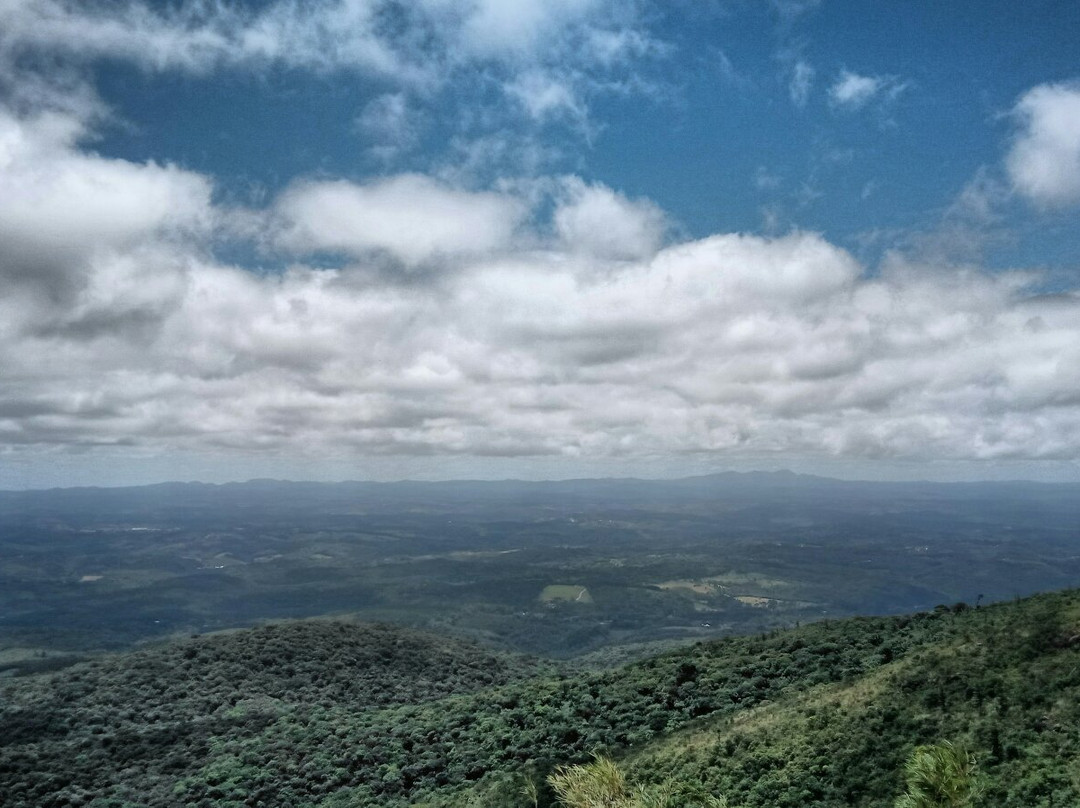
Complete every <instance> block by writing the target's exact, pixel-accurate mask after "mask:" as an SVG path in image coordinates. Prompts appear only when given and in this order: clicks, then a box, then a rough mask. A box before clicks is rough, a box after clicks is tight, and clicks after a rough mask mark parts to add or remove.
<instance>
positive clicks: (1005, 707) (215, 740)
mask: <svg viewBox="0 0 1080 808" xmlns="http://www.w3.org/2000/svg"><path fill="white" fill-rule="evenodd" d="M1078 626H1080V596H1078V594H1077V593H1076V592H1065V593H1060V594H1054V595H1043V596H1038V597H1035V598H1032V599H1029V600H1026V601H1020V602H1016V603H1008V604H1000V605H996V606H990V607H984V608H981V609H969V608H963V607H957V608H955V609H946V608H940V609H938V610H935V611H934V612H930V613H922V614H916V615H911V616H905V617H888V618H857V619H852V620H845V621H837V622H829V623H820V624H815V625H809V626H804V627H801V628H798V629H794V630H791V631H783V632H780V631H778V632H772V633H770V634H768V635H764V636H758V637H752V638H749V637H742V638H731V639H727V640H722V641H719V642H709V643H697V644H694V645H692V646H689V647H686V648H684V649H681V650H679V651H675V652H671V653H668V654H664V655H661V656H657V657H653V658H650V659H647V660H644V661H641V662H638V663H634V664H630V665H627V666H624V667H621V668H618V669H614V670H608V671H591V672H579V673H570V672H569V671H563V672H561V673H559V672H553V671H551V670H550V669H548V670H544V669H538V668H537V667H535V663H530V662H528V661H527V660H522V659H519V658H511V657H506V656H504V655H501V654H494V653H492V652H489V651H483V650H481V649H479V648H473V647H471V646H468V645H466V644H461V643H447V642H446V641H445V640H443V639H441V638H436V637H432V636H428V635H423V634H421V633H417V632H412V631H407V630H399V629H391V628H387V627H366V626H355V625H353V626H350V625H345V624H338V623H333V622H323V621H317V622H308V623H295V624H286V625H281V626H276V627H266V628H262V629H256V630H250V631H239V632H235V633H231V634H227V635H221V636H215V637H203V638H196V639H189V640H185V641H181V642H177V643H172V644H168V645H165V646H163V647H160V648H153V649H146V650H143V651H140V652H138V653H135V654H132V655H124V656H117V657H114V658H110V659H107V660H99V661H95V662H91V663H83V664H80V665H76V666H74V667H71V668H69V669H67V670H64V671H61V672H59V673H54V674H51V675H47V676H38V677H28V678H25V679H10V680H7V682H6V683H5V684H4V685H3V688H2V691H0V692H2V699H3V700H2V702H0V703H2V705H3V706H2V714H0V721H2V725H3V726H4V727H5V729H6V732H5V735H4V737H3V740H2V741H0V744H2V745H0V803H2V804H3V805H5V806H12V808H16V807H19V806H22V807H25V808H30V806H34V807H35V808H38V807H40V808H45V806H60V805H89V806H94V808H120V806H134V805H139V806H175V805H193V806H245V805H250V806H256V805H265V806H272V805H273V806H278V805H296V806H300V805H305V806H325V808H331V806H356V805H387V806H404V805H419V804H425V803H426V804H430V805H439V806H443V805H467V804H473V805H484V804H489V805H493V806H495V805H507V806H512V805H518V804H520V805H524V804H525V803H524V802H523V797H522V796H521V791H520V788H521V782H522V780H521V778H522V776H524V775H525V774H526V773H528V772H532V774H533V775H534V776H537V777H542V776H543V774H544V773H546V772H547V771H549V770H550V769H551V768H552V767H553V766H554V765H555V764H557V763H565V762H575V761H582V760H586V759H588V757H589V756H590V755H591V754H593V753H596V752H601V751H603V752H608V753H614V754H616V755H617V756H618V757H620V758H621V759H622V761H623V765H624V766H626V767H627V769H628V771H629V772H630V774H631V775H632V776H633V777H636V778H638V779H640V780H641V781H643V782H658V781H660V780H663V779H671V778H674V779H677V780H685V781H687V782H694V783H700V784H704V785H705V786H706V787H707V788H708V789H710V790H711V791H713V792H714V793H718V794H725V795H727V796H728V798H729V799H730V800H731V804H732V805H733V806H744V808H759V807H760V808H766V806H768V808H780V807H781V806H792V808H794V806H800V808H805V807H807V806H841V805H844V806H847V805H860V806H882V807H884V806H890V805H891V799H892V797H893V796H895V794H897V793H898V789H899V780H898V770H899V767H900V764H901V762H902V761H903V759H904V757H905V755H906V754H907V753H908V752H909V751H910V750H911V748H912V747H913V746H914V745H915V744H917V743H923V742H930V741H934V740H938V739H943V738H947V739H952V740H956V741H959V742H963V743H966V744H967V745H968V746H970V748H972V749H973V750H975V751H976V753H977V754H978V756H979V758H980V766H981V770H982V774H983V776H984V777H985V780H986V794H987V797H988V799H991V798H992V799H991V801H989V802H987V803H986V804H987V805H995V806H1016V807H1017V808H1020V806H1025V807H1027V808H1031V807H1033V806H1066V805H1075V804H1077V802H1078V801H1080V789H1078V785H1077V779H1078V777H1077V775H1078V774H1080V773H1078V772H1077V771H1076V766H1077V762H1078V761H1080V736H1078V735H1077V733H1076V729H1075V728H1076V726H1078V725H1080V710H1078V708H1077V705H1078V704H1080V648H1078V646H1077V635H1078V634H1080V628H1078ZM290 653H291V655H292V657H291V659H290V658H289V655H290ZM529 674H532V675H529ZM549 798H550V795H547V796H546V797H545V795H544V794H541V799H542V800H543V799H549Z"/></svg>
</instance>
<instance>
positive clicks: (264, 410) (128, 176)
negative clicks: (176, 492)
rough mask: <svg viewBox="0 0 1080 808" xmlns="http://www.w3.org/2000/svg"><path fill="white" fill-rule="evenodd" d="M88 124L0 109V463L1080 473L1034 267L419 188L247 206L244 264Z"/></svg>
mask: <svg viewBox="0 0 1080 808" xmlns="http://www.w3.org/2000/svg"><path fill="white" fill-rule="evenodd" d="M92 108H93V105H85V104H81V103H80V104H75V103H72V104H68V105H64V104H58V105H52V106H48V105H46V106H39V107H37V108H35V109H33V110H32V111H29V112H27V111H25V110H23V111H19V112H16V111H15V110H13V109H11V108H7V107H0V191H2V193H0V280H2V282H3V284H4V287H3V289H4V294H3V295H0V376H2V378H3V379H4V384H3V386H2V388H0V446H2V447H3V449H2V451H4V452H6V453H7V455H8V456H9V457H10V456H18V457H29V456H35V457H42V456H44V455H45V454H52V455H56V454H59V453H70V452H76V451H79V452H86V453H89V454H90V455H93V454H94V453H95V452H99V451H106V450H107V451H109V452H111V453H112V455H111V456H113V457H121V458H123V457H131V456H135V455H136V454H139V453H143V454H152V455H157V456H175V455H177V454H187V455H189V456H190V455H198V456H201V457H205V458H221V459H223V460H225V461H226V462H228V460H229V459H234V458H237V457H244V458H252V457H260V456H266V457H273V458H282V457H288V458H294V457H296V458H304V457H306V458H330V459H339V460H342V461H343V462H348V461H358V460H362V459H366V458H371V457H376V456H386V457H425V458H431V459H432V462H433V463H435V462H439V461H441V460H445V459H446V458H453V457H489V458H490V457H499V458H508V457H509V458H525V459H528V458H536V457H556V458H572V459H575V460H580V459H594V460H596V459H599V460H608V459H616V460H629V461H639V460H641V459H643V458H651V457H657V456H665V457H706V458H709V459H714V460H715V461H716V462H738V460H739V459H741V458H747V457H752V458H761V457H775V456H778V455H781V454H782V455H783V457H784V458H785V460H786V459H788V458H793V457H796V458H797V457H804V458H821V457H840V458H845V459H853V458H854V459H858V458H902V459H908V460H924V459H932V458H947V459H954V460H990V461H995V460H1001V459H1009V458H1022V459H1039V460H1045V459H1058V460H1065V461H1076V460H1080V395H1078V393H1077V390H1080V296H1078V295H1077V294H1076V293H1075V292H1074V291H1068V292H1062V293H1059V294H1056V295H1046V294H1040V293H1039V292H1038V289H1039V279H1038V277H1037V276H1035V275H1033V274H1028V273H1020V272H997V273H990V272H983V271H980V270H978V269H977V268H973V267H958V266H955V265H948V264H942V263H936V264H927V265H918V264H914V263H912V262H910V261H904V260H901V259H900V258H897V257H893V258H891V259H890V260H889V261H887V262H886V263H885V264H884V266H882V267H878V268H874V271H873V272H870V271H868V270H867V269H866V268H865V267H863V266H861V265H860V264H859V263H858V262H857V261H856V260H855V259H854V258H853V257H852V256H851V255H850V254H849V253H848V252H846V251H845V250H844V249H841V248H840V247H838V246H837V245H835V244H833V243H830V242H829V241H828V240H826V239H825V238H824V237H823V236H821V235H818V234H814V233H808V232H800V231H795V232H790V233H788V234H786V235H781V236H777V237H775V238H763V237H757V236H751V235H744V234H736V233H720V234H715V235H712V236H710V237H707V238H701V239H695V240H688V241H679V242H675V243H667V244H666V245H665V242H664V238H665V237H666V236H667V237H670V233H669V232H668V227H667V221H666V219H665V217H664V215H663V213H662V211H660V209H659V208H658V207H657V206H655V205H654V204H653V203H651V202H649V201H647V200H641V199H632V198H629V197H627V196H626V195H624V194H621V193H619V192H618V191H617V190H615V189H612V188H609V187H607V186H604V185H602V184H596V183H587V182H585V181H584V180H581V179H580V178H575V177H569V178H567V177H564V178H559V179H554V180H547V181H536V182H534V183H533V184H534V186H535V188H533V189H532V190H529V189H528V188H526V187H524V186H522V187H520V188H517V189H514V190H511V186H509V185H499V184H492V185H491V186H490V187H489V188H488V189H487V190H476V189H475V188H470V187H462V186H459V185H455V184H453V183H452V182H451V181H450V180H448V179H444V180H437V179H434V178H432V177H429V176H425V175H421V174H399V175H393V176H389V177H385V178H382V179H379V180H374V181H369V182H366V183H358V182H351V181H347V180H341V179H318V180H307V181H304V182H298V183H296V184H294V185H292V186H291V187H289V188H288V189H287V190H285V191H284V192H283V193H281V194H280V195H279V196H277V197H276V198H274V199H272V200H271V201H270V202H269V203H268V204H267V206H266V207H265V208H262V209H254V210H249V211H243V212H241V213H242V216H239V218H242V219H245V220H246V221H247V222H248V223H249V224H248V227H247V230H246V231H244V232H248V233H253V234H257V236H258V238H260V239H261V240H262V241H261V244H260V246H261V247H262V248H263V249H264V250H267V251H268V253H269V256H270V257H271V258H272V259H273V260H274V263H275V264H279V265H280V264H287V265H288V268H287V269H285V270H283V271H281V272H278V273H266V274H258V273H255V272H251V271H247V270H245V269H242V268H239V267H235V266H230V265H229V264H228V263H227V262H226V261H225V260H224V259H221V258H214V257H213V256H214V247H215V239H217V238H220V237H221V235H220V230H221V228H222V226H223V225H222V223H223V222H225V221H227V220H229V218H230V216H233V215H234V214H236V212H234V211H229V210H223V209H221V208H220V207H219V206H217V205H215V204H214V203H213V200H212V191H213V183H212V181H211V180H210V179H209V178H207V177H204V176H201V175H199V174H196V173H194V172H189V171H185V170H183V169H180V168H177V167H175V166H169V165H159V164H155V163H152V162H144V163H136V162H132V161H124V160H118V159H111V158H106V157H103V156H101V155H97V154H94V153H93V152H91V151H89V150H88V149H87V147H86V145H85V144H86V142H87V140H88V138H89V137H90V136H91V135H92V116H93V114H94V113H93V112H92V111H91V110H92ZM1036 117H1037V116H1036V115H1034V114H1033V115H1032V118H1031V120H1032V121H1034V120H1035V118H1036ZM1032 127H1034V124H1032ZM1034 128H1037V127H1034ZM1033 130H1034V129H1033ZM493 148H494V147H493ZM988 193H989V190H988V188H984V189H982V190H979V191H972V194H973V195H974V196H973V201H971V202H970V207H971V209H972V210H973V211H974V213H972V214H971V215H977V214H978V213H979V210H980V207H979V205H980V204H981V202H980V200H982V199H984V198H985V196H986V194H988ZM976 197H977V198H976ZM237 232H240V231H239V230H238V231H237ZM236 237H239V236H236ZM246 246H248V247H250V246H252V245H246ZM327 252H330V253H338V254H340V255H342V256H344V257H345V259H346V260H345V261H344V262H342V264H343V265H342V266H341V267H340V268H336V269H324V268H318V267H317V266H315V264H316V263H317V262H316V261H315V260H312V259H313V258H314V257H317V256H318V254H320V253H327ZM387 257H389V258H390V259H392V261H393V262H395V263H396V265H398V266H404V267H407V268H422V269H423V270H424V271H413V272H409V273H398V274H397V275H394V274H393V273H390V272H378V271H372V268H373V267H379V268H383V267H385V265H386V263H387V260H386V259H387ZM65 456H66V455H65ZM252 462H255V463H257V462H258V461H252Z"/></svg>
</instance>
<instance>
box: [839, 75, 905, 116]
mask: <svg viewBox="0 0 1080 808" xmlns="http://www.w3.org/2000/svg"><path fill="white" fill-rule="evenodd" d="M906 89H907V83H906V82H902V81H900V80H899V79H898V78H897V77H896V76H860V75H859V74H858V73H852V72H851V71H849V70H842V71H840V75H839V76H838V77H837V79H836V81H835V82H834V83H833V85H832V86H831V87H830V88H829V101H830V102H831V103H832V104H833V105H834V106H836V107H841V108H845V109H852V110H855V109H861V108H862V107H864V106H866V105H867V104H868V103H869V102H870V101H871V100H873V99H875V98H884V99H886V100H889V101H891V100H894V99H895V98H896V97H897V96H899V95H900V93H902V92H903V91H904V90H906Z"/></svg>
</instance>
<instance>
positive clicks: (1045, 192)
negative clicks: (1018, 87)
mask: <svg viewBox="0 0 1080 808" xmlns="http://www.w3.org/2000/svg"><path fill="white" fill-rule="evenodd" d="M1013 113H1014V115H1015V117H1016V118H1017V120H1018V122H1019V124H1020V131H1019V133H1018V134H1017V136H1016V139H1015V141H1014V142H1013V144H1012V148H1011V149H1010V151H1009V153H1008V155H1007V156H1006V160H1005V165H1006V169H1007V170H1008V173H1009V178H1010V179H1011V180H1012V183H1013V186H1014V187H1015V188H1016V190H1017V191H1019V192H1020V193H1021V194H1023V195H1024V196H1026V197H1027V198H1028V199H1030V200H1031V201H1033V202H1035V203H1037V204H1039V205H1047V206H1060V205H1068V204H1073V203H1076V202H1078V201H1080V84H1075V83H1073V84H1042V85H1039V86H1038V87H1035V88H1033V89H1031V90H1028V91H1027V92H1026V93H1025V94H1024V95H1023V96H1022V97H1021V98H1020V100H1019V101H1018V102H1017V104H1016V107H1015V109H1014V110H1013Z"/></svg>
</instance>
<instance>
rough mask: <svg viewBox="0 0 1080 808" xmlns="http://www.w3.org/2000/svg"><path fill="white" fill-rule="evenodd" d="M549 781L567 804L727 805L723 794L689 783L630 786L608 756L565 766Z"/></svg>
mask: <svg viewBox="0 0 1080 808" xmlns="http://www.w3.org/2000/svg"><path fill="white" fill-rule="evenodd" d="M548 784H549V785H550V786H551V788H552V790H553V791H554V792H555V794H556V796H557V797H558V798H559V802H560V803H561V804H562V805H564V806H565V808H691V807H692V808H699V807H700V808H727V801H726V800H724V799H723V798H722V797H714V796H712V795H710V794H707V793H705V792H704V791H702V790H701V789H696V788H691V787H688V786H679V787H675V786H672V785H671V784H670V783H668V784H665V785H662V786H659V787H656V788H652V789H648V788H644V787H642V786H636V787H634V786H631V785H630V784H629V783H627V781H626V778H625V776H624V775H623V773H622V771H621V770H620V769H619V767H618V766H617V765H616V763H615V761H613V760H611V759H610V758H606V757H597V758H596V759H595V760H594V761H593V762H592V763H585V764H583V765H580V766H562V767H560V768H558V769H556V770H555V772H554V773H553V774H551V775H549V776H548Z"/></svg>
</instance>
